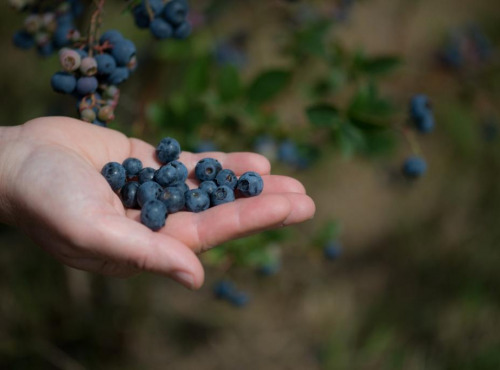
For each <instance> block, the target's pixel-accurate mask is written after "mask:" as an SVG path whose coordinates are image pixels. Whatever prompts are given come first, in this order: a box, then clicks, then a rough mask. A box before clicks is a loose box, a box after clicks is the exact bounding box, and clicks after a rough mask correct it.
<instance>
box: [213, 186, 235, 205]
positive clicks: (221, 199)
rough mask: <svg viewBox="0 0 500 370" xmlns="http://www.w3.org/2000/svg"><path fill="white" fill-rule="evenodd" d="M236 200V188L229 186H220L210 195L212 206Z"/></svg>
mask: <svg viewBox="0 0 500 370" xmlns="http://www.w3.org/2000/svg"><path fill="white" fill-rule="evenodd" d="M229 202H234V190H233V189H231V188H230V187H229V186H226V185H222V186H219V187H218V188H217V189H215V191H214V192H213V193H212V194H211V195H210V203H211V205H212V206H214V207H215V206H219V205H221V204H224V203H229Z"/></svg>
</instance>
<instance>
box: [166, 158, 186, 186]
mask: <svg viewBox="0 0 500 370" xmlns="http://www.w3.org/2000/svg"><path fill="white" fill-rule="evenodd" d="M170 165H171V166H173V167H174V168H175V169H176V170H177V182H178V183H181V182H184V181H186V180H187V178H188V169H187V167H186V166H185V165H184V163H182V162H179V161H172V162H170Z"/></svg>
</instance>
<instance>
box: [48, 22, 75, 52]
mask: <svg viewBox="0 0 500 370" xmlns="http://www.w3.org/2000/svg"><path fill="white" fill-rule="evenodd" d="M73 29H74V27H73V25H72V24H61V25H59V26H58V27H57V29H56V32H54V35H53V37H52V42H53V43H54V46H55V47H56V49H60V48H62V47H64V46H67V45H69V44H70V39H69V35H70V33H71V31H73Z"/></svg>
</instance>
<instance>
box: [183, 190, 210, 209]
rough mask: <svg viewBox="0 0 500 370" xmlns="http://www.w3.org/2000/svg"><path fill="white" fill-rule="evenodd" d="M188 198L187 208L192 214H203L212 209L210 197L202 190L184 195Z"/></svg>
mask: <svg viewBox="0 0 500 370" xmlns="http://www.w3.org/2000/svg"><path fill="white" fill-rule="evenodd" d="M184 196H185V198H186V208H187V210H188V211H191V212H196V213H197V212H201V211H204V210H206V209H208V208H209V207H210V197H209V196H208V194H207V193H206V192H205V191H203V190H200V189H193V190H189V191H187V192H186V193H185V194H184Z"/></svg>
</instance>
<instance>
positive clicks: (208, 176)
mask: <svg viewBox="0 0 500 370" xmlns="http://www.w3.org/2000/svg"><path fill="white" fill-rule="evenodd" d="M221 170H222V165H221V164H220V163H219V161H218V160H217V159H214V158H204V159H202V160H201V161H199V162H198V163H197V164H196V167H195V168H194V173H195V175H196V178H197V179H198V180H200V181H212V180H215V178H216V177H217V174H218V173H219V172H220V171H221Z"/></svg>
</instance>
